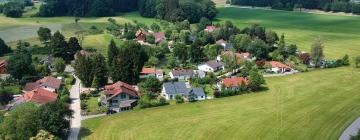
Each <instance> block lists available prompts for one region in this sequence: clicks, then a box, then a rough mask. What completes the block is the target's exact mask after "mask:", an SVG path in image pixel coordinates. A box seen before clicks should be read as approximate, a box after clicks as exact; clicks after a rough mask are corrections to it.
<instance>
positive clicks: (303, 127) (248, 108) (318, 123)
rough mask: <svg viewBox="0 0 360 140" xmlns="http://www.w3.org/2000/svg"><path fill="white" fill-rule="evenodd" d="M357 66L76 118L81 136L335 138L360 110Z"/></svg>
mask: <svg viewBox="0 0 360 140" xmlns="http://www.w3.org/2000/svg"><path fill="white" fill-rule="evenodd" d="M359 78H360V70H355V69H353V68H350V67H348V68H337V69H327V70H317V71H312V72H307V73H302V74H297V75H293V76H285V77H273V78H268V79H267V87H268V88H269V90H267V91H263V92H259V93H254V94H247V95H242V96H235V97H228V98H222V99H215V100H208V101H203V102H197V103H187V104H181V105H170V106H165V107H159V108H151V109H144V110H136V111H130V112H125V113H119V114H116V115H113V116H110V117H101V118H95V119H89V120H85V121H83V122H82V126H83V129H82V131H81V136H80V137H81V138H82V139H94V140H95V139H157V140H161V139H163V140H167V139H252V140H253V139H269V140H272V139H284V140H290V139H291V140H296V139H298V140H310V139H316V140H336V139H337V138H338V137H339V135H340V134H341V132H342V131H343V130H344V129H345V128H346V127H347V126H348V125H349V123H351V122H352V121H353V120H354V119H355V118H356V117H358V116H359V115H360V112H359V111H358V110H359V109H360V104H358V103H359V102H360V95H359V91H360V86H359V85H360V81H359V80H358V79H359Z"/></svg>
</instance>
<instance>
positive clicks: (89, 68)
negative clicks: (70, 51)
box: [75, 53, 108, 88]
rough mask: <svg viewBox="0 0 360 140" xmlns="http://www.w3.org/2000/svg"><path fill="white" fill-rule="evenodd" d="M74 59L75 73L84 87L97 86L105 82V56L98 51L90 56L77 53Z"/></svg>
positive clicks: (101, 85)
mask: <svg viewBox="0 0 360 140" xmlns="http://www.w3.org/2000/svg"><path fill="white" fill-rule="evenodd" d="M76 57H77V59H76V61H75V70H76V75H77V76H78V77H79V79H80V80H81V81H82V84H84V86H86V87H90V86H91V87H93V88H99V87H103V86H105V85H106V84H107V80H108V78H107V67H106V62H105V57H104V56H103V55H101V54H100V53H94V54H91V55H90V56H87V55H85V54H81V53H77V54H76Z"/></svg>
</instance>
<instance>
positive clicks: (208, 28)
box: [204, 26, 216, 33]
mask: <svg viewBox="0 0 360 140" xmlns="http://www.w3.org/2000/svg"><path fill="white" fill-rule="evenodd" d="M215 30H216V26H206V28H205V29H204V31H205V32H209V33H211V32H213V31H215Z"/></svg>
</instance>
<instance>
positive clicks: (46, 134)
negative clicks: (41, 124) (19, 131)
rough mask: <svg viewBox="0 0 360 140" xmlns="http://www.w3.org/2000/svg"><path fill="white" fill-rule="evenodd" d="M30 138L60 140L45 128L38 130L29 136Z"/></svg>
mask: <svg viewBox="0 0 360 140" xmlns="http://www.w3.org/2000/svg"><path fill="white" fill-rule="evenodd" d="M30 140H60V138H58V137H55V136H54V135H52V134H50V133H49V132H47V131H45V130H40V131H39V133H37V134H36V136H34V137H31V138H30Z"/></svg>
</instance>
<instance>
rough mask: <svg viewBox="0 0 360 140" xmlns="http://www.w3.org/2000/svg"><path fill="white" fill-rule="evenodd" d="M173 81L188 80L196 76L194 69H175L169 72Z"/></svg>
mask: <svg viewBox="0 0 360 140" xmlns="http://www.w3.org/2000/svg"><path fill="white" fill-rule="evenodd" d="M169 75H170V77H171V78H172V79H175V78H177V79H179V80H188V79H190V78H192V77H194V76H195V73H194V70H192V69H174V70H172V71H171V72H169Z"/></svg>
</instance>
